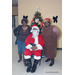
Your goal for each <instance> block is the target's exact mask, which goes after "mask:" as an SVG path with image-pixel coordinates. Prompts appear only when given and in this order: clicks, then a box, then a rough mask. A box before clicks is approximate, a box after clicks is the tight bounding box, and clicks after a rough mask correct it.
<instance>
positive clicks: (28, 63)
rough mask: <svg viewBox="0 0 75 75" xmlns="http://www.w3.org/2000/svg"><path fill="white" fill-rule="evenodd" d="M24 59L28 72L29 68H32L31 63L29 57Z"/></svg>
mask: <svg viewBox="0 0 75 75" xmlns="http://www.w3.org/2000/svg"><path fill="white" fill-rule="evenodd" d="M26 61H27V66H28V67H27V70H26V71H27V72H30V71H31V68H32V64H31V59H26Z"/></svg>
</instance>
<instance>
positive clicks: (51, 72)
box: [12, 46, 62, 75]
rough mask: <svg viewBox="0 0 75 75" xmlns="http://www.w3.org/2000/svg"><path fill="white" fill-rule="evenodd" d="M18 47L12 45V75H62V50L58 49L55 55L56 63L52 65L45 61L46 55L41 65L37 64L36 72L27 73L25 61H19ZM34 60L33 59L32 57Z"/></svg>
mask: <svg viewBox="0 0 75 75" xmlns="http://www.w3.org/2000/svg"><path fill="white" fill-rule="evenodd" d="M18 59H19V58H18V48H17V46H14V47H12V75H32V74H33V75H62V50H57V56H56V57H55V64H54V65H53V66H52V67H50V66H49V63H50V61H49V62H45V60H46V57H45V58H42V60H41V65H40V66H39V64H38V65H37V70H36V72H35V73H27V72H26V68H27V67H26V66H24V64H23V61H21V62H20V63H18V62H17V61H18ZM32 60H33V59H32Z"/></svg>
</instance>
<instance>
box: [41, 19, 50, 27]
mask: <svg viewBox="0 0 75 75" xmlns="http://www.w3.org/2000/svg"><path fill="white" fill-rule="evenodd" d="M46 21H49V22H51V19H49V18H45V19H44V20H43V21H42V22H41V28H42V27H43V26H45V25H44V22H46Z"/></svg>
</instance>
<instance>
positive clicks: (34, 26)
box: [30, 24, 40, 32]
mask: <svg viewBox="0 0 75 75" xmlns="http://www.w3.org/2000/svg"><path fill="white" fill-rule="evenodd" d="M31 28H32V29H31V31H30V32H33V28H36V29H37V31H38V32H39V31H40V30H39V27H38V26H37V25H36V24H34V25H32V27H31Z"/></svg>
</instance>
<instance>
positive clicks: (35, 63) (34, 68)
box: [31, 59, 39, 73]
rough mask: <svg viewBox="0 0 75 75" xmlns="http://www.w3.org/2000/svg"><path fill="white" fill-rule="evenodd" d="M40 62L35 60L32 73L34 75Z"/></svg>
mask: <svg viewBox="0 0 75 75" xmlns="http://www.w3.org/2000/svg"><path fill="white" fill-rule="evenodd" d="M38 62H39V60H36V59H35V60H34V64H33V67H32V70H31V73H34V72H35V71H36V69H37V64H38Z"/></svg>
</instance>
